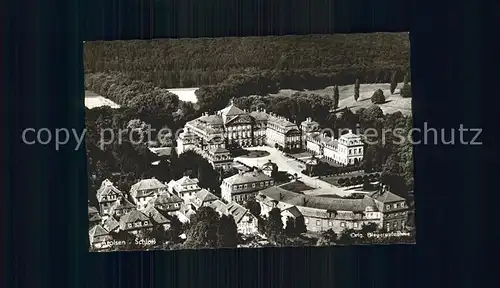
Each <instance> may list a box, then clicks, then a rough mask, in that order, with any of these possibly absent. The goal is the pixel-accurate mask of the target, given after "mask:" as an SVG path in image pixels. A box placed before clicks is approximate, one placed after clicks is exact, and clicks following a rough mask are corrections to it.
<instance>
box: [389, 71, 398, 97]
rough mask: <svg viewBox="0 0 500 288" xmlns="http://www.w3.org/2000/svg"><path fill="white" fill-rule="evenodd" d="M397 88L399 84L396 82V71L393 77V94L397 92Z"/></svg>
mask: <svg viewBox="0 0 500 288" xmlns="http://www.w3.org/2000/svg"><path fill="white" fill-rule="evenodd" d="M397 86H398V82H397V81H396V71H394V72H393V73H392V75H391V94H394V91H396V87H397Z"/></svg>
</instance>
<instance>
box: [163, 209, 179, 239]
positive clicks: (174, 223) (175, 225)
mask: <svg viewBox="0 0 500 288" xmlns="http://www.w3.org/2000/svg"><path fill="white" fill-rule="evenodd" d="M181 234H182V223H181V221H180V220H179V218H177V216H176V215H174V216H171V217H170V227H169V228H168V230H167V231H166V235H167V240H168V241H171V242H174V243H178V242H180V240H181V239H180V238H179V235H181Z"/></svg>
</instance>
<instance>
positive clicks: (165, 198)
mask: <svg viewBox="0 0 500 288" xmlns="http://www.w3.org/2000/svg"><path fill="white" fill-rule="evenodd" d="M149 202H150V203H152V204H154V205H155V206H156V205H163V204H170V203H181V202H184V200H182V199H181V198H180V197H179V196H177V195H175V194H170V193H162V194H160V195H158V197H156V198H155V199H151V200H149Z"/></svg>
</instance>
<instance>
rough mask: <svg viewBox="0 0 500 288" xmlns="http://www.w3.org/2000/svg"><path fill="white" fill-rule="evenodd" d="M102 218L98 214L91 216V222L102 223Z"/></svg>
mask: <svg viewBox="0 0 500 288" xmlns="http://www.w3.org/2000/svg"><path fill="white" fill-rule="evenodd" d="M101 219H102V218H101V216H100V215H99V214H97V213H95V214H89V222H97V221H101Z"/></svg>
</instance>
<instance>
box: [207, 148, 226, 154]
mask: <svg viewBox="0 0 500 288" xmlns="http://www.w3.org/2000/svg"><path fill="white" fill-rule="evenodd" d="M210 153H212V154H225V153H229V150H227V149H226V148H222V147H217V148H211V149H210Z"/></svg>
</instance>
